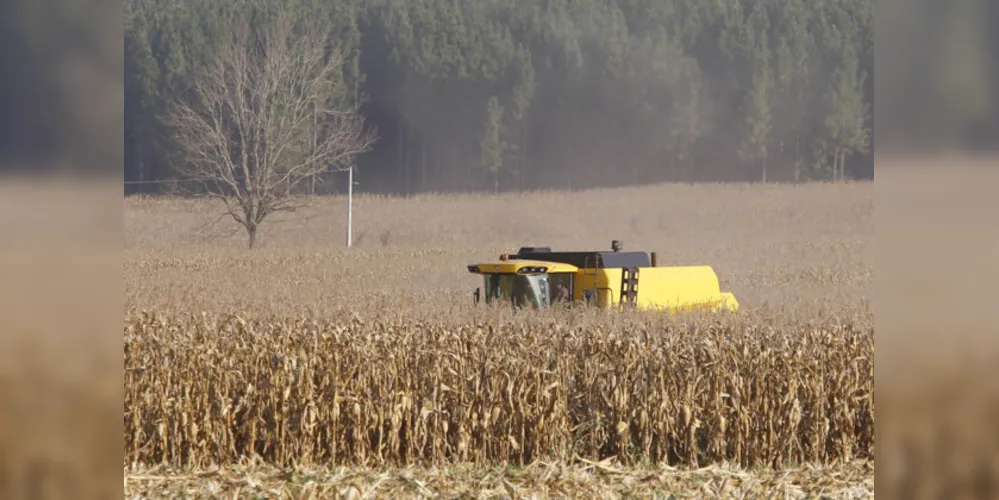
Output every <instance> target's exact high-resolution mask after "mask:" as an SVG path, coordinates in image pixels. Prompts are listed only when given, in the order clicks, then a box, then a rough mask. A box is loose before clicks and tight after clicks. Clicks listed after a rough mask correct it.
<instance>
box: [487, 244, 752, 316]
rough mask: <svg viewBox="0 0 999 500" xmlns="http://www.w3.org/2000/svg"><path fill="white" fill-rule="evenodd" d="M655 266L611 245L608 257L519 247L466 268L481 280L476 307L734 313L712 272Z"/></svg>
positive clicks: (652, 258) (733, 301) (644, 255)
mask: <svg viewBox="0 0 999 500" xmlns="http://www.w3.org/2000/svg"><path fill="white" fill-rule="evenodd" d="M656 261H657V259H656V253H655V252H652V254H651V255H650V254H647V253H646V252H625V251H623V245H622V243H621V242H620V241H619V240H614V241H613V242H611V251H609V252H607V251H573V252H553V251H552V250H551V248H549V247H523V248H521V249H520V250H519V251H518V252H517V253H516V254H513V255H509V254H503V255H501V256H500V257H499V260H498V261H491V262H481V263H477V264H471V265H469V266H468V271H469V272H471V273H475V274H479V275H482V277H483V288H478V289H476V291H475V295H474V297H475V301H476V302H479V301H480V300H481V299H482V296H483V294H484V296H485V301H486V303H492V302H495V301H502V302H507V301H509V302H510V303H512V304H514V305H518V306H529V307H533V308H542V309H543V308H548V307H551V306H552V305H553V304H556V303H559V302H563V301H564V302H570V303H584V304H589V305H595V306H597V307H603V308H607V307H614V306H620V307H632V308H636V309H645V310H666V311H669V312H679V311H685V310H705V309H706V310H711V311H720V310H728V311H735V310H738V308H739V303H738V301H737V300H736V299H735V296H734V295H732V294H731V293H729V292H722V291H721V288H720V286H719V283H718V276H717V274H715V271H714V269H713V268H712V267H711V266H707V265H695V266H666V267H660V266H658V265H657V264H658V263H657V262H656Z"/></svg>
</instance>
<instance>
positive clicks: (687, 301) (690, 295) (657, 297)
mask: <svg viewBox="0 0 999 500" xmlns="http://www.w3.org/2000/svg"><path fill="white" fill-rule="evenodd" d="M641 277H642V284H641V286H640V287H639V289H638V307H639V308H641V309H659V308H666V309H669V310H671V311H679V310H691V309H701V308H708V309H718V308H720V307H722V306H724V305H725V302H726V301H730V302H731V301H734V297H732V295H731V294H728V293H724V294H723V293H722V291H721V288H720V287H719V284H718V275H717V274H715V271H714V269H713V268H712V267H711V266H680V267H649V268H643V269H642V270H641Z"/></svg>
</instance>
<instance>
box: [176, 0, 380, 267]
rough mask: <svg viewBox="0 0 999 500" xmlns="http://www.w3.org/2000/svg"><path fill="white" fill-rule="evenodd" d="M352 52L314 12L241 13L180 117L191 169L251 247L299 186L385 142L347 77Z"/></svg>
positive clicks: (287, 207) (180, 107)
mask: <svg viewBox="0 0 999 500" xmlns="http://www.w3.org/2000/svg"><path fill="white" fill-rule="evenodd" d="M343 64H344V55H343V53H342V52H341V51H340V49H339V47H337V46H336V45H335V43H333V42H331V41H330V36H329V33H328V31H326V30H324V29H323V27H322V25H321V24H319V23H316V22H313V21H311V20H294V21H293V20H291V19H290V18H289V17H288V16H287V15H285V14H278V15H277V16H276V17H275V18H274V19H273V21H271V22H269V23H266V24H265V25H264V26H263V27H261V28H258V29H255V28H254V27H253V26H252V25H251V23H250V22H249V21H245V20H244V21H239V22H237V24H236V25H235V26H233V27H232V29H229V30H227V31H226V35H225V37H224V38H223V39H222V40H221V42H220V43H219V44H218V45H217V48H216V50H215V51H214V53H213V58H212V59H211V60H210V61H209V62H208V64H207V65H206V67H205V69H204V71H202V72H200V73H199V74H198V75H197V76H196V77H195V79H194V80H193V81H192V83H191V88H190V92H189V93H188V97H187V98H186V99H181V100H179V101H177V102H176V103H174V105H173V107H172V112H171V115H170V121H171V125H172V127H173V130H174V131H175V138H176V143H177V145H178V147H179V149H180V151H181V152H182V153H183V154H184V157H185V159H186V160H187V161H186V163H185V164H184V165H183V166H182V167H180V168H181V170H182V171H183V174H184V175H185V176H186V177H187V178H188V179H190V180H193V181H196V185H198V186H199V187H201V188H202V189H207V191H208V193H209V194H210V195H211V196H212V197H215V198H217V199H219V200H221V202H222V203H223V204H224V207H225V213H224V214H223V217H224V216H226V215H228V216H231V217H232V219H233V220H235V221H236V222H237V223H239V224H240V225H241V226H243V227H244V228H245V229H246V232H247V235H248V236H249V246H250V248H253V245H254V243H255V242H256V236H257V229H258V227H259V225H260V223H261V222H263V221H264V219H265V218H266V217H267V216H268V215H270V214H273V213H276V212H282V211H294V210H296V209H298V208H300V207H302V206H303V205H304V204H305V203H306V202H307V198H306V197H304V196H299V195H298V192H297V191H296V188H298V187H301V186H307V185H308V184H309V183H310V182H312V181H314V179H315V178H316V177H317V176H319V175H321V174H323V173H325V172H328V171H330V170H344V169H346V168H351V167H352V165H353V163H352V162H353V161H354V159H355V157H356V156H357V155H359V154H361V153H364V152H365V151H367V150H368V149H369V148H370V147H371V146H372V144H373V143H374V141H375V134H374V132H373V131H365V129H364V122H363V117H362V116H361V115H360V114H359V113H358V111H357V108H358V103H357V102H356V100H355V99H354V98H353V94H352V92H350V91H349V89H348V85H347V84H346V82H345V81H344V72H343Z"/></svg>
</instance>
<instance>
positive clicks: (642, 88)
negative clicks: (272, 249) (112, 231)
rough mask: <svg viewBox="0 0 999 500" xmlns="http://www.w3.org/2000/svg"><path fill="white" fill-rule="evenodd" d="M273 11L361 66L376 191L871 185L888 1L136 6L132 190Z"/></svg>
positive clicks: (356, 85) (373, 0)
mask: <svg viewBox="0 0 999 500" xmlns="http://www.w3.org/2000/svg"><path fill="white" fill-rule="evenodd" d="M277 11H283V12H286V13H290V14H291V15H293V16H304V17H308V18H310V19H319V20H322V21H323V23H326V24H327V25H328V28H329V37H330V39H331V40H335V41H336V42H337V43H338V44H339V45H340V46H341V47H344V48H345V51H346V56H347V57H346V61H347V62H346V63H345V64H344V65H343V67H342V71H343V78H344V80H345V81H346V82H347V83H348V86H349V87H348V88H350V89H351V94H352V95H351V96H350V99H351V100H352V102H354V103H355V105H356V106H358V108H357V109H359V110H360V112H361V114H362V115H363V117H364V120H365V124H366V125H367V126H369V127H371V128H373V129H374V130H375V131H376V133H377V142H376V143H375V144H374V146H373V148H372V149H371V150H370V151H368V152H366V153H365V154H363V155H362V156H361V157H359V158H358V159H357V167H358V168H357V170H356V174H355V175H356V179H355V180H356V181H357V182H358V186H359V189H361V190H363V191H366V192H382V193H396V194H413V193H420V192H431V191H435V192H457V191H484V192H493V191H509V190H529V189H562V188H586V187H594V186H624V185H634V184H644V183H651V182H662V181H678V182H706V181H736V182H744V181H752V182H760V181H767V182H806V181H809V180H828V179H839V178H870V177H872V176H873V152H874V151H873V150H874V148H873V133H872V130H873V115H874V106H873V95H874V0H810V1H805V0H502V1H500V0H197V1H195V0H126V2H125V12H124V16H125V19H124V22H125V25H124V26H125V47H124V50H125V116H124V119H125V126H124V130H125V137H124V160H125V161H124V163H125V181H126V183H128V182H129V181H133V182H134V181H142V182H144V183H143V184H133V185H131V186H129V185H126V192H136V191H144V192H155V191H157V190H161V189H163V188H162V186H164V185H168V184H156V183H146V182H148V181H163V180H169V179H172V178H174V177H175V176H176V175H177V174H176V168H175V166H176V162H178V161H183V159H182V158H179V157H178V156H177V154H176V151H177V148H176V147H175V146H174V145H172V144H171V140H172V139H171V135H170V134H169V133H168V131H167V130H166V126H165V125H164V115H165V113H166V112H167V109H168V104H169V103H170V102H171V100H173V99H175V98H177V97H178V96H181V95H183V94H184V93H185V92H187V90H188V83H189V81H190V80H191V78H192V76H193V75H195V74H197V73H198V72H199V71H200V70H201V69H202V68H203V67H204V64H205V61H206V60H207V59H208V57H210V55H211V54H212V51H213V46H214V44H216V43H217V41H218V40H219V39H220V37H221V35H222V34H223V33H222V31H223V30H225V29H226V26H228V25H229V21H230V20H232V19H236V18H239V17H241V16H246V17H244V18H249V19H253V20H259V22H266V20H267V19H268V18H269V16H272V15H273V14H274V13H275V12H277ZM254 22H257V21H254ZM344 180H345V177H344V176H343V175H341V174H340V173H339V172H331V174H330V175H329V179H328V182H327V183H323V184H324V186H320V189H328V190H332V191H336V190H339V189H342V188H343V186H344ZM312 189H316V188H315V187H314V186H313V187H312Z"/></svg>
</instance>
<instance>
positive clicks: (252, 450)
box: [124, 184, 874, 470]
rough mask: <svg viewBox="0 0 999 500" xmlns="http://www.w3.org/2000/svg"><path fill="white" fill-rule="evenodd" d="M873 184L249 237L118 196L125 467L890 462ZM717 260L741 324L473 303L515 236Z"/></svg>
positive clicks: (282, 225) (435, 212)
mask: <svg viewBox="0 0 999 500" xmlns="http://www.w3.org/2000/svg"><path fill="white" fill-rule="evenodd" d="M872 198H873V186H872V185H870V184H840V185H803V186H798V187H792V186H743V185H730V186H656V187H649V188H640V189H630V190H608V191H591V192H580V193H538V194H525V195H504V196H498V197H474V196H447V197H444V196H441V197H425V198H418V199H388V198H368V197H360V198H359V199H358V200H357V204H356V208H357V213H356V214H355V221H356V224H357V226H356V227H355V234H357V235H358V236H359V241H357V242H356V244H355V247H354V248H353V249H351V250H350V251H347V250H345V249H343V248H342V246H343V242H342V234H343V225H342V224H343V209H342V207H343V205H342V204H341V203H342V200H341V199H336V198H333V199H321V200H317V203H315V204H314V208H312V209H311V210H310V211H308V212H304V213H297V214H293V215H292V216H289V217H287V218H285V219H283V220H282V221H281V222H278V220H277V219H275V222H274V224H273V225H272V226H270V227H269V228H268V231H266V232H263V233H261V238H260V239H259V240H258V242H259V243H260V246H259V248H258V249H256V250H253V251H248V250H246V249H244V248H240V247H241V246H242V245H240V242H238V241H232V240H230V239H228V238H226V237H224V236H223V233H222V232H221V230H220V229H219V228H216V227H211V226H210V225H208V224H210V223H211V221H212V219H211V216H210V214H209V213H206V212H205V211H204V205H203V203H204V202H202V201H196V200H178V199H162V200H160V199H138V200H128V201H126V211H125V214H126V219H125V223H126V241H125V253H126V257H125V273H124V274H125V325H124V326H125V392H126V396H125V461H126V466H127V467H128V468H129V469H131V470H141V469H142V468H143V467H148V466H149V465H151V464H157V463H161V462H165V463H168V464H172V465H173V466H178V467H186V466H199V467H206V466H210V465H211V464H227V463H237V462H242V461H244V460H246V459H248V458H250V457H253V456H257V457H259V459H260V460H263V461H264V462H266V463H270V464H273V465H295V466H297V467H301V466H306V465H307V464H311V465H312V466H318V467H324V466H328V465H331V464H351V465H353V466H360V467H378V468H386V467H392V466H398V465H427V464H431V463H438V464H442V463H449V464H451V465H450V466H451V467H454V466H456V465H455V464H457V463H459V462H465V463H476V464H480V465H482V466H485V465H486V464H490V463H492V464H496V463H504V462H512V463H514V464H529V463H532V462H537V461H539V460H541V461H546V462H548V461H551V462H553V463H556V462H557V463H563V464H571V463H577V464H579V463H582V462H580V461H581V460H590V461H601V460H604V459H611V460H612V461H617V462H621V463H623V464H631V465H632V466H635V467H640V466H641V464H643V463H648V462H654V463H667V464H671V465H678V464H679V465H695V466H704V465H708V464H713V463H720V462H724V463H729V464H733V465H736V466H742V467H749V466H753V465H757V466H763V467H768V468H769V467H776V468H783V467H786V466H788V465H792V464H803V463H812V464H819V463H833V464H843V463H847V462H850V461H852V460H856V459H860V460H867V461H871V462H873V450H874V413H873V388H874V385H873V384H874V376H873V367H874V330H873V312H872V310H871V309H870V305H869V304H868V298H867V297H868V296H869V295H870V292H871V290H872V288H873V278H872V274H873V257H872V255H871V254H872V232H873V221H872V213H873V199H872ZM611 239H622V240H624V242H625V248H626V249H642V250H649V251H651V250H655V251H657V252H658V253H659V257H660V258H659V260H660V262H661V265H671V264H711V265H713V266H714V267H715V269H716V270H717V272H718V274H719V277H720V279H721V281H722V287H723V288H724V289H727V290H732V291H733V292H734V293H735V294H736V296H737V297H738V298H739V300H740V302H741V304H742V311H740V312H739V313H738V314H736V315H733V316H718V317H695V316H684V317H650V316H648V315H643V314H641V313H624V312H616V313H611V314H604V313H601V312H598V311H586V312H584V313H582V314H580V315H573V316H569V315H567V313H566V312H564V311H549V312H515V311H510V310H495V309H493V310H490V309H486V308H484V307H480V308H475V307H474V306H473V305H472V303H471V302H472V300H471V293H470V292H471V290H472V289H473V288H474V287H475V286H476V285H477V282H476V280H475V279H474V276H472V275H469V274H468V273H467V272H466V271H465V269H464V267H465V265H466V264H467V263H469V262H471V261H475V260H477V259H489V258H495V257H496V255H498V254H499V253H501V252H503V251H507V250H514V249H516V248H517V247H519V246H522V245H525V246H526V245H537V244H547V245H551V246H552V247H555V248H566V249H568V248H574V249H582V248H605V247H607V246H608V245H609V243H610V240H611Z"/></svg>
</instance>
